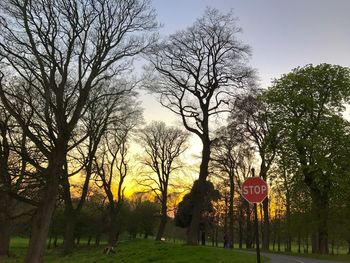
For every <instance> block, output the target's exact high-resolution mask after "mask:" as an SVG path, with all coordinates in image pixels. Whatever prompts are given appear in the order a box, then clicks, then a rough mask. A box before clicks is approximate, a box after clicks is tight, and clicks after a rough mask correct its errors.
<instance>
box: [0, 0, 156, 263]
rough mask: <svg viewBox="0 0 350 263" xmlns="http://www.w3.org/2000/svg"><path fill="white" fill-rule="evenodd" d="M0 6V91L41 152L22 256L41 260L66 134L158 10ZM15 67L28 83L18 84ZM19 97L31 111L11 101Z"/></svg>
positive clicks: (91, 4) (125, 4)
mask: <svg viewBox="0 0 350 263" xmlns="http://www.w3.org/2000/svg"><path fill="white" fill-rule="evenodd" d="M0 6H1V18H0V23H1V31H0V57H1V59H2V61H3V62H4V63H5V65H6V67H3V68H2V71H3V72H5V73H4V74H5V79H4V80H3V81H2V83H1V86H0V98H1V100H2V102H3V104H4V106H5V107H6V109H7V110H8V112H9V113H10V114H11V115H12V116H13V117H14V118H15V119H16V121H17V122H18V123H19V125H21V128H22V129H23V132H25V134H26V135H27V137H28V138H29V139H30V140H31V141H32V142H33V143H34V144H35V146H36V147H37V149H38V150H40V152H42V154H43V155H44V156H45V159H46V160H45V162H44V164H43V163H41V164H43V167H42V174H43V178H44V180H43V181H44V184H45V187H44V188H43V191H42V192H41V194H40V195H41V201H40V204H39V206H38V209H37V211H36V214H35V217H34V219H33V225H32V229H31V238H30V242H29V247H28V251H27V255H26V260H25V262H31V263H33V262H42V257H43V254H44V249H45V242H46V237H47V234H48V230H49V224H50V219H51V216H52V213H53V210H54V206H55V202H56V196H57V193H58V189H59V184H60V178H61V177H62V174H63V167H64V164H65V159H66V153H67V152H68V151H69V150H70V148H72V147H74V143H72V142H71V140H70V139H71V137H72V134H73V132H74V129H75V127H76V125H77V123H78V121H79V119H80V118H81V116H82V115H83V114H84V113H85V110H86V105H87V102H88V98H89V94H90V91H91V90H93V89H98V87H99V84H100V83H101V81H103V80H105V79H109V78H111V77H113V76H115V75H116V74H118V73H120V72H121V71H122V70H124V69H125V68H126V67H127V65H129V64H130V63H129V62H130V60H129V61H128V60H125V59H127V58H132V57H133V56H134V55H136V54H138V53H140V52H143V51H145V49H146V48H147V47H148V46H149V45H150V43H151V41H152V39H151V38H149V37H148V35H147V34H146V32H149V31H151V30H153V29H154V28H155V27H156V23H155V21H154V19H155V14H154V11H153V10H152V9H151V8H150V3H149V1H148V0H136V1H135V0H122V1H108V0H102V1H100V0H92V1H86V0H77V1H70V0H59V1H51V2H47V1H44V0H39V1H30V0H23V1H12V0H5V1H1V3H0ZM13 72H14V73H13ZM13 75H15V77H16V78H17V79H19V80H22V81H24V82H26V83H28V84H29V85H16V82H15V81H14V79H12V80H10V78H9V77H10V76H13ZM17 83H18V81H17ZM19 100H20V101H22V102H23V105H24V108H26V109H30V110H29V115H24V114H22V112H21V109H19V108H18V107H16V105H17V104H16V103H15V102H16V101H19ZM29 117H32V118H31V122H30V123H28V121H27V120H28V118H29Z"/></svg>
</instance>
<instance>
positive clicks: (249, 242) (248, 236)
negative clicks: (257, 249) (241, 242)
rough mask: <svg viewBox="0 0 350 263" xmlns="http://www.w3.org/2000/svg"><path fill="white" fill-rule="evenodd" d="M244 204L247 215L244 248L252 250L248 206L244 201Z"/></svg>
mask: <svg viewBox="0 0 350 263" xmlns="http://www.w3.org/2000/svg"><path fill="white" fill-rule="evenodd" d="M244 202H245V204H246V214H247V219H246V229H247V231H246V242H245V244H246V248H252V243H253V238H252V223H251V220H250V205H249V203H248V202H247V201H244Z"/></svg>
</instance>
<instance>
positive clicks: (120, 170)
mask: <svg viewBox="0 0 350 263" xmlns="http://www.w3.org/2000/svg"><path fill="white" fill-rule="evenodd" d="M122 109H123V112H122V113H120V115H118V117H119V118H116V119H115V120H114V122H113V123H112V125H111V126H110V127H109V128H108V130H107V132H106V134H105V135H104V139H103V142H102V144H101V145H100V146H99V149H98V150H97V152H96V154H95V158H94V170H95V182H96V184H97V185H98V186H99V187H100V188H102V189H103V190H104V192H105V194H106V196H107V200H108V216H109V220H108V222H109V223H108V250H107V251H106V252H107V253H109V251H110V250H113V248H114V246H115V245H116V243H117V241H118V237H119V234H120V229H119V228H118V222H117V219H118V216H119V212H120V211H121V208H122V206H123V203H124V190H125V185H124V182H125V178H126V176H127V175H128V174H129V169H130V167H129V158H128V156H127V154H128V151H129V143H128V142H129V138H130V136H131V133H132V131H133V129H134V128H135V127H136V126H137V125H138V124H139V123H140V116H141V112H140V109H139V108H138V107H137V106H136V105H135V102H133V101H132V100H130V99H125V100H124V107H123V108H122ZM115 189H117V192H116V193H115V191H114V190H115Z"/></svg>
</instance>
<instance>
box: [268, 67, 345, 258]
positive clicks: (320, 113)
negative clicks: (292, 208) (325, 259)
mask: <svg viewBox="0 0 350 263" xmlns="http://www.w3.org/2000/svg"><path fill="white" fill-rule="evenodd" d="M349 92H350V76H349V69H348V68H344V67H341V66H336V65H329V64H320V65H318V66H313V65H308V66H305V67H303V68H296V69H294V70H293V71H292V72H291V73H289V74H286V75H284V76H282V77H281V78H280V79H278V80H275V81H274V84H273V86H272V87H271V88H270V89H269V91H268V92H267V93H266V101H267V103H268V104H269V107H270V110H271V115H272V118H273V121H274V122H275V123H278V125H279V126H280V127H281V128H282V129H283V137H284V138H285V139H286V140H287V141H288V142H287V143H286V145H288V146H290V147H291V149H292V152H293V153H294V154H295V156H296V158H297V160H298V165H299V169H300V173H297V175H300V176H301V177H302V180H303V181H304V183H305V185H306V186H307V188H308V190H309V191H310V195H311V200H312V214H313V220H314V221H315V225H316V227H315V230H314V231H313V235H312V236H313V242H312V243H313V244H312V247H313V252H318V253H328V217H329V207H330V201H331V199H330V198H331V194H332V192H333V191H336V186H337V185H338V183H337V182H338V181H339V180H341V179H342V178H343V177H344V169H345V167H346V166H345V165H346V164H345V163H344V160H346V158H347V156H346V155H347V154H346V151H344V150H341V149H343V148H344V146H345V147H349V146H348V145H349V144H348V136H349V123H348V122H347V121H345V120H344V119H343V118H342V116H341V113H342V112H343V111H344V103H345V102H346V101H347V100H348V99H349V94H350V93H349ZM345 170H346V169H345Z"/></svg>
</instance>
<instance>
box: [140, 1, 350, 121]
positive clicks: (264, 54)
mask: <svg viewBox="0 0 350 263" xmlns="http://www.w3.org/2000/svg"><path fill="white" fill-rule="evenodd" d="M153 6H154V8H155V9H156V11H157V14H158V20H159V22H161V23H162V24H163V27H162V28H161V30H160V33H161V35H162V36H166V35H169V34H173V33H175V32H176V31H178V30H182V29H186V28H187V27H189V26H191V25H192V24H193V22H194V21H195V20H196V19H197V18H199V17H201V16H202V15H203V13H204V10H205V8H206V7H207V6H210V7H214V8H217V9H219V10H220V11H221V12H228V11H229V10H233V13H234V15H235V16H236V17H237V18H238V22H237V23H238V25H239V26H240V27H241V28H242V29H243V32H242V33H241V34H240V36H239V39H240V40H241V41H243V42H244V43H246V44H248V45H250V46H251V48H252V57H251V59H250V65H251V66H252V67H253V68H255V69H256V70H257V72H258V76H259V78H260V85H261V86H262V87H264V88H267V87H268V86H269V85H270V83H271V80H272V79H274V78H278V77H280V76H281V74H284V73H288V72H289V71H291V70H292V69H293V68H295V67H298V66H305V65H307V64H310V63H312V64H315V65H316V64H319V63H331V64H338V65H342V66H350V15H349V13H350V0H153ZM143 106H144V107H145V113H144V115H145V119H146V121H151V120H162V121H166V122H169V124H175V123H176V122H177V121H176V120H177V118H176V117H175V116H174V115H172V114H171V113H170V112H167V110H166V109H164V108H162V107H161V106H159V104H158V103H157V101H156V99H155V98H153V97H152V96H146V97H145V99H144V102H143Z"/></svg>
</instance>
